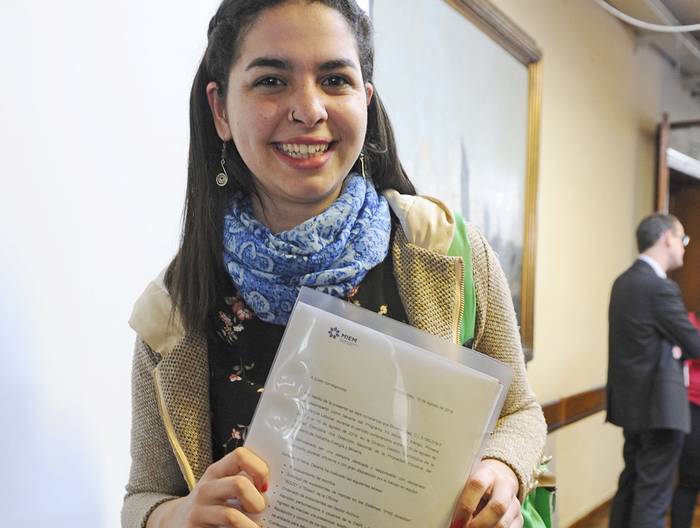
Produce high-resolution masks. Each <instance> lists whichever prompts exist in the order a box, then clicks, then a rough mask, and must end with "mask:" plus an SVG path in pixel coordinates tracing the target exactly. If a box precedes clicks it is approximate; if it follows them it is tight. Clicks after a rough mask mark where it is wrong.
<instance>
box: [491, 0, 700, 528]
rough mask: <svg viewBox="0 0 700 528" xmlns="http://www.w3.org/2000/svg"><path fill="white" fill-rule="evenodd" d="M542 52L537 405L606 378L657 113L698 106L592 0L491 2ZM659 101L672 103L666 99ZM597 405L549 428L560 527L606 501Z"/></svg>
mask: <svg viewBox="0 0 700 528" xmlns="http://www.w3.org/2000/svg"><path fill="white" fill-rule="evenodd" d="M492 1H493V2H494V4H496V5H497V6H498V7H499V8H500V9H501V10H502V11H504V12H505V13H506V14H507V15H508V16H509V17H510V18H511V19H512V20H514V21H515V22H516V23H517V24H518V25H519V26H520V27H521V28H522V29H524V30H525V31H526V32H527V33H528V34H529V35H530V36H531V37H532V38H534V39H535V41H536V42H537V44H538V45H539V46H540V48H541V49H542V51H543V53H544V70H543V71H544V77H543V107H542V129H541V130H542V132H541V158H540V159H541V164H540V179H539V198H538V199H539V202H538V233H537V236H538V240H537V273H536V299H535V360H534V361H533V362H532V363H531V364H530V367H529V372H530V376H531V380H532V383H533V385H534V387H535V390H536V391H537V393H538V396H539V399H540V401H542V402H547V401H551V400H553V399H556V398H560V397H562V396H567V395H570V394H574V393H576V392H580V391H584V390H587V389H590V388H593V387H596V386H599V385H602V384H604V383H605V376H606V365H607V320H606V313H607V303H608V294H609V288H610V285H611V283H612V281H613V280H614V278H615V277H616V275H617V274H619V273H620V272H621V271H622V270H624V268H625V267H626V266H628V264H629V263H630V261H631V260H632V259H633V258H634V256H635V248H634V240H633V232H634V228H635V227H636V224H637V222H638V221H639V219H640V218H641V217H642V216H644V215H645V214H647V213H648V212H650V211H651V207H652V199H653V181H654V179H653V178H654V163H655V162H654V159H655V154H654V128H655V125H656V123H657V122H658V120H659V119H660V116H661V112H662V111H664V110H666V111H671V114H672V117H675V118H685V119H687V118H690V117H695V116H696V115H698V114H700V107H699V106H698V104H697V103H696V102H694V101H692V100H691V99H690V98H689V96H688V95H687V94H685V93H684V92H683V91H682V89H681V88H680V84H679V82H678V80H677V78H676V76H675V74H674V72H673V69H672V68H671V67H670V66H669V65H668V64H667V63H666V62H665V61H664V60H663V59H662V58H661V57H660V56H659V55H658V54H656V53H655V52H654V51H653V50H650V49H649V48H644V47H640V48H638V49H636V48H635V37H634V34H633V32H632V31H631V30H629V28H627V27H626V26H624V25H623V24H621V23H620V22H618V21H617V20H616V19H614V18H613V17H611V16H610V15H608V14H606V13H605V12H604V11H602V10H601V9H600V8H598V7H597V6H596V5H595V4H594V3H593V2H588V1H583V0H568V1H565V0H528V1H525V2H524V1H523V0H492ZM664 101H665V102H666V104H664ZM603 420H604V415H603V413H599V414H597V415H594V416H592V417H590V418H587V419H586V420H583V421H581V422H579V423H577V424H574V425H572V426H569V427H566V428H564V429H562V430H560V431H559V432H556V433H554V434H553V435H551V436H552V438H551V439H550V440H551V443H552V445H553V449H554V453H553V454H554V455H555V458H556V472H557V479H558V486H559V493H558V505H559V519H560V526H562V527H564V526H568V525H569V524H571V522H573V521H575V520H577V519H578V518H580V517H581V516H583V515H584V514H586V513H587V512H589V511H590V510H591V509H592V508H594V507H595V506H597V505H599V504H600V503H601V502H603V501H604V500H606V499H607V498H609V497H610V496H611V495H612V494H613V493H614V490H615V487H616V479H617V475H618V474H619V471H620V469H621V467H622V460H621V447H622V435H621V432H620V430H619V429H617V428H615V427H612V426H610V425H607V424H604V421H603Z"/></svg>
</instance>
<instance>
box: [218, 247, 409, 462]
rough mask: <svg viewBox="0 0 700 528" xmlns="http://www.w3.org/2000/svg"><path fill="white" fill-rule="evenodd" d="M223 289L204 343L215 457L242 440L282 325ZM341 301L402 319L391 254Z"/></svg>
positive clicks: (232, 291) (232, 290)
mask: <svg viewBox="0 0 700 528" xmlns="http://www.w3.org/2000/svg"><path fill="white" fill-rule="evenodd" d="M222 288H223V289H224V292H223V293H224V296H223V302H221V304H220V306H217V307H216V309H215V310H214V311H213V313H212V317H211V330H210V332H209V337H208V342H207V346H208V354H209V371H210V380H209V398H210V405H211V411H212V448H213V454H214V460H218V459H220V458H221V457H223V456H224V455H226V454H227V453H230V452H231V451H233V450H234V449H236V448H237V447H240V446H242V445H243V444H244V442H245V438H246V435H247V434H248V426H249V425H250V422H251V421H252V419H253V414H254V413H255V408H256V407H257V404H258V401H259V399H260V395H261V393H262V392H263V387H264V385H265V382H266V380H267V376H268V374H269V372H270V368H271V367H272V362H273V361H274V358H275V354H276V353H277V348H278V347H279V344H280V342H281V340H282V334H283V333H284V328H285V327H284V326H281V325H276V324H272V323H267V322H265V321H262V320H260V319H259V318H258V317H257V316H256V314H255V313H254V312H253V310H252V309H251V308H250V307H249V306H248V305H247V304H246V303H245V301H244V300H243V297H242V296H241V295H240V294H239V293H237V291H236V290H235V287H234V286H233V285H232V284H230V283H229V284H227V285H225V286H224V287H222ZM346 299H347V300H348V301H349V302H352V303H354V304H356V305H359V306H362V307H364V308H367V309H370V310H372V311H374V312H376V313H379V314H382V315H386V316H388V317H391V318H393V319H396V320H399V321H403V322H407V321H406V313H405V311H404V308H403V305H402V304H401V300H400V298H399V296H398V289H397V286H396V282H395V280H394V276H393V266H392V265H391V255H390V254H389V255H388V256H387V258H386V260H385V261H384V262H382V263H380V264H379V265H377V266H375V267H374V268H373V269H372V270H370V271H369V273H368V274H367V275H366V277H365V279H364V280H363V281H362V283H361V284H360V285H359V287H355V288H353V289H352V290H351V291H350V292H349V293H348V295H347V296H346Z"/></svg>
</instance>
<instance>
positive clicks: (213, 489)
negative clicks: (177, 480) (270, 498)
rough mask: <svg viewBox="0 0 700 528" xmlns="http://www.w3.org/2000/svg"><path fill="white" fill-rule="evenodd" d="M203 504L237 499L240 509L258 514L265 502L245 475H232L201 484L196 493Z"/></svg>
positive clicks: (263, 507) (222, 502)
mask: <svg viewBox="0 0 700 528" xmlns="http://www.w3.org/2000/svg"><path fill="white" fill-rule="evenodd" d="M198 493H199V495H200V497H199V499H200V500H201V501H202V503H204V504H224V503H226V501H227V500H229V499H237V500H238V502H239V503H240V504H241V507H242V508H243V509H244V510H245V511H247V512H249V513H260V512H262V511H263V510H264V509H265V506H266V505H267V504H266V501H265V497H264V496H263V495H262V493H261V492H260V491H259V490H258V489H257V488H256V487H255V484H253V481H252V480H251V479H250V478H248V476H247V475H234V476H232V477H224V478H220V479H214V480H210V481H207V482H205V483H203V484H202V485H201V487H200V490H199V491H198Z"/></svg>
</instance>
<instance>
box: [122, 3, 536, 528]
mask: <svg viewBox="0 0 700 528" xmlns="http://www.w3.org/2000/svg"><path fill="white" fill-rule="evenodd" d="M208 39H209V42H208V46H207V50H206V52H205V55H204V58H203V60H202V63H201V64H200V67H199V69H198V71H197V75H196V77H195V80H194V83H193V86H192V92H191V98H190V152H189V166H188V184H187V202H186V213H185V223H184V230H183V237H182V244H181V247H180V249H179V251H178V253H177V255H176V257H175V259H174V260H173V261H172V262H171V264H170V265H169V266H168V267H167V269H166V271H165V272H164V273H163V274H162V275H161V277H159V278H158V279H156V280H155V281H153V282H152V283H151V284H150V285H149V286H148V287H147V289H146V290H145V292H144V293H143V295H142V296H141V298H140V299H139V300H138V302H137V303H136V306H135V307H134V312H133V315H132V318H131V320H130V323H131V325H132V327H133V328H134V329H135V330H136V332H137V334H138V339H137V343H136V350H135V354H134V364H133V378H132V390H133V416H132V420H133V427H132V449H131V451H132V467H131V475H130V480H129V483H128V485H127V496H126V499H125V502H124V508H123V512H122V525H123V526H125V527H141V526H144V525H145V526H147V527H149V528H154V527H161V526H168V527H184V526H187V527H200V526H201V527H204V526H222V525H223V526H236V527H254V526H257V525H256V524H255V523H254V522H253V520H252V518H251V516H250V514H251V513H256V512H260V511H262V510H264V509H265V506H266V503H267V499H266V497H265V493H266V491H267V490H268V469H267V466H266V463H265V461H264V460H261V459H260V458H258V457H257V456H256V455H255V454H254V453H253V452H251V451H250V450H249V449H247V448H246V447H243V444H244V442H245V439H246V434H247V430H248V426H249V424H250V422H251V420H252V417H253V414H254V412H255V409H256V406H257V403H258V400H259V398H260V394H261V392H262V391H263V387H264V385H265V381H266V379H267V376H268V373H269V371H270V368H271V365H272V362H273V361H274V357H275V353H276V350H277V347H278V345H279V343H280V340H281V338H282V334H283V333H284V329H285V325H286V324H287V321H288V319H289V316H290V312H291V310H292V307H293V305H294V302H295V300H296V297H297V295H298V293H299V290H300V288H301V287H302V286H306V287H311V288H314V289H316V290H318V291H321V292H324V293H328V294H331V295H333V296H335V297H340V298H342V299H345V300H348V301H350V302H353V303H355V304H359V305H361V306H363V307H365V308H368V309H371V310H374V311H376V312H378V313H381V314H383V315H386V316H388V317H391V318H394V319H397V320H400V321H403V322H406V323H409V324H411V325H413V326H415V327H417V328H420V329H422V330H425V331H428V332H431V333H433V334H435V335H438V336H440V337H443V338H445V339H449V340H451V341H453V342H458V343H465V342H468V343H469V344H470V345H471V346H472V347H473V348H475V349H477V350H479V351H481V352H483V353H485V354H489V355H491V356H492V357H494V358H496V359H498V360H501V361H503V362H506V363H508V364H509V365H510V366H511V367H512V369H513V371H514V377H513V383H512V385H511V388H510V390H509V392H508V395H507V398H506V401H505V404H504V407H503V411H502V415H501V420H499V422H498V426H497V427H496V429H495V431H494V433H493V434H492V436H491V438H490V439H489V441H488V442H487V445H486V447H485V449H484V459H483V460H482V461H481V462H480V463H479V464H478V465H477V467H476V470H475V471H474V473H473V474H472V475H471V476H470V477H469V479H468V481H467V482H466V484H465V486H464V489H463V490H459V489H456V490H455V489H446V490H445V491H444V492H445V493H446V494H447V495H448V496H449V497H451V498H452V497H453V498H454V500H455V510H454V514H453V522H452V526H454V527H461V526H465V525H466V524H467V523H469V522H470V521H472V520H473V521H474V523H475V524H473V525H474V526H483V527H489V526H496V525H498V526H514V527H519V526H522V517H521V515H520V502H519V501H520V500H521V499H522V497H523V496H524V495H525V494H526V493H527V492H528V490H529V488H531V487H532V485H533V475H534V472H535V470H536V468H537V465H538V462H539V456H540V454H541V450H542V447H543V444H544V435H545V426H544V420H543V417H542V412H541V409H540V408H539V406H538V405H537V403H536V401H535V398H534V395H533V394H532V391H531V390H530V387H529V384H528V382H527V378H526V376H525V370H524V364H523V356H522V351H521V349H520V339H519V337H518V335H517V326H516V322H515V315H514V312H513V306H512V302H511V300H510V295H509V293H508V288H507V286H506V285H505V281H504V277H503V272H502V271H501V269H500V266H499V265H498V261H497V260H496V258H495V256H494V255H493V253H492V251H491V249H490V247H489V246H488V244H487V243H486V241H485V240H484V238H483V237H482V236H481V234H480V233H479V232H478V230H477V229H476V228H474V227H472V226H468V225H466V224H465V222H464V221H463V219H462V218H461V217H459V216H457V215H455V214H453V213H452V212H451V211H450V210H449V209H448V208H447V207H445V206H444V205H443V204H442V203H441V202H439V201H438V200H436V199H433V198H430V199H428V198H421V197H418V196H416V195H415V190H414V188H413V185H412V184H411V182H410V180H409V179H408V177H407V176H406V174H405V172H404V170H403V168H402V166H401V163H400V162H399V160H398V157H397V154H396V146H395V144H394V136H393V132H392V129H391V125H390V123H389V119H388V117H387V115H386V113H385V111H384V107H383V105H382V103H381V99H380V97H379V94H378V93H377V90H376V88H375V87H374V86H373V83H372V78H373V53H374V51H373V47H372V32H371V26H370V21H369V18H368V16H367V14H366V13H365V12H364V11H362V10H361V9H360V8H359V7H358V6H357V4H356V3H355V2H354V1H353V0H286V1H285V0H265V1H261V0H224V2H223V3H222V4H221V6H220V7H219V9H218V11H217V13H216V15H215V16H214V17H213V18H212V20H211V22H210V24H209V31H208ZM369 367H370V368H371V366H369ZM371 389H372V388H371V387H368V390H371ZM465 474H466V468H465ZM465 478H466V477H465ZM269 484H270V485H272V486H276V485H278V484H279V483H275V482H271V483H269ZM231 500H234V501H236V503H237V504H238V505H240V507H238V508H234V507H232V506H231V504H230V501H231Z"/></svg>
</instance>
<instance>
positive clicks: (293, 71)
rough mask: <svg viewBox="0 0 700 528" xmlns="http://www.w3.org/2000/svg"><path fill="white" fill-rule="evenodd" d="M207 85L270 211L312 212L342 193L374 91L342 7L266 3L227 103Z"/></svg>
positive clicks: (225, 132) (222, 131)
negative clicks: (365, 79) (365, 76)
mask: <svg viewBox="0 0 700 528" xmlns="http://www.w3.org/2000/svg"><path fill="white" fill-rule="evenodd" d="M211 84H213V83H211ZM214 86H215V85H214ZM209 91H210V93H209V95H210V98H209V100H210V103H211V104H212V110H213V112H214V117H215V122H216V125H217V131H218V132H219V136H220V137H221V138H222V139H223V140H228V139H231V138H232V139H233V141H234V142H235V144H236V147H237V149H238V152H239V153H240V155H241V157H242V158H243V161H244V162H245V163H246V165H247V166H248V168H249V169H250V170H251V171H252V173H253V175H254V176H255V180H256V186H257V188H258V190H259V191H260V194H261V200H262V201H263V204H264V206H265V209H267V206H268V205H270V206H272V209H273V210H276V211H290V212H291V211H296V212H297V213H298V212H299V211H306V213H307V214H306V215H304V216H307V217H310V216H313V215H314V214H318V213H319V212H321V211H322V210H324V209H325V208H326V207H327V206H328V205H330V203H332V202H333V200H335V198H336V197H337V196H338V194H339V192H340V188H341V185H342V182H343V179H344V177H345V176H346V175H347V174H348V172H349V171H350V168H351V167H352V166H353V164H354V163H355V161H356V160H357V158H358V156H359V154H360V151H361V149H362V145H363V142H364V138H365V132H366V129H367V105H368V104H369V101H370V98H371V97H372V92H373V88H372V85H371V84H369V83H364V82H363V79H362V73H361V70H360V61H359V57H358V53H357V46H356V43H355V39H354V36H353V34H352V32H351V30H350V28H349V27H348V25H347V22H346V21H345V19H344V18H343V16H342V15H341V14H340V13H338V12H337V11H335V10H334V9H331V8H329V7H326V6H324V5H322V4H320V3H310V4H309V3H306V2H296V1H292V2H287V3H285V4H282V5H280V6H277V7H274V8H271V9H268V10H266V11H264V12H263V13H262V14H261V15H260V17H259V18H258V19H257V20H256V22H255V23H254V24H253V25H252V27H251V28H250V29H249V30H248V33H247V34H246V35H245V37H244V38H243V40H242V43H241V46H240V54H239V57H238V60H237V61H236V63H235V64H234V65H233V67H232V69H231V72H230V74H229V83H228V91H227V93H226V94H225V100H224V101H223V105H222V104H221V103H222V101H219V103H218V107H217V102H216V99H217V98H216V97H212V95H215V94H216V92H215V91H214V92H213V94H212V93H211V90H210V89H209ZM217 108H218V111H217ZM293 214H294V213H293V212H292V215H293Z"/></svg>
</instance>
